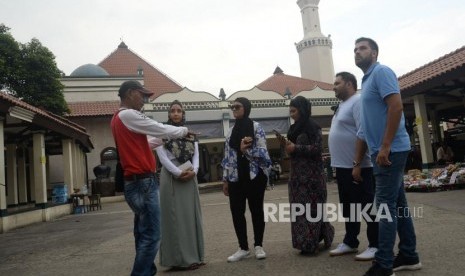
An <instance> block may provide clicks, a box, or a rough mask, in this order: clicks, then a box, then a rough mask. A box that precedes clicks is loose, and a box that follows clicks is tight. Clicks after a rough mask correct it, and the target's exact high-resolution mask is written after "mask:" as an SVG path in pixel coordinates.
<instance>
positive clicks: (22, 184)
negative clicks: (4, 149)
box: [18, 148, 27, 204]
mask: <svg viewBox="0 0 465 276" xmlns="http://www.w3.org/2000/svg"><path fill="white" fill-rule="evenodd" d="M19 152H20V154H19V155H18V199H19V204H22V203H27V181H26V179H27V177H26V156H25V152H26V149H25V148H21V149H20V151H19Z"/></svg>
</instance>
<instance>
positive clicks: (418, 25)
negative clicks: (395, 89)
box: [0, 0, 465, 96]
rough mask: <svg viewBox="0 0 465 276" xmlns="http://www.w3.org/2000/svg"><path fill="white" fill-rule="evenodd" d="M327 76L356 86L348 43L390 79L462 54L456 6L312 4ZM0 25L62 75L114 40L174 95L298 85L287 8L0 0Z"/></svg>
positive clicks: (460, 7) (463, 5) (280, 3)
mask: <svg viewBox="0 0 465 276" xmlns="http://www.w3.org/2000/svg"><path fill="white" fill-rule="evenodd" d="M318 7H319V15H320V26H321V31H322V33H323V34H324V35H329V34H330V35H331V39H332V41H333V49H332V53H333V62H334V69H335V72H340V71H349V72H352V73H354V74H355V75H356V76H357V79H358V80H359V82H360V80H361V77H362V76H363V74H362V72H361V70H360V69H359V68H358V67H356V66H355V64H354V60H353V48H354V40H355V39H356V38H358V37H361V36H365V37H371V38H373V39H375V40H376V41H377V42H378V45H379V48H380V49H379V50H380V51H379V57H378V60H379V61H380V62H381V63H383V64H386V65H388V66H390V67H391V68H392V69H393V70H394V71H395V72H396V74H397V75H398V76H401V75H403V74H406V73H408V72H410V71H412V70H414V69H415V68H418V67H420V66H423V65H425V64H426V63H429V62H431V61H433V60H435V59H437V58H439V57H441V56H443V55H445V54H448V53H450V52H452V51H454V50H456V49H458V48H460V47H462V46H464V45H465V35H464V34H465V24H464V22H465V20H464V19H465V1H463V0H447V1H437V0H434V1H433V0H321V1H320V3H319V6H318ZM0 23H3V24H5V25H6V26H7V27H9V28H10V33H11V34H12V35H13V37H14V38H15V39H16V40H17V41H18V42H21V43H27V42H29V41H30V40H31V39H32V38H37V39H39V40H40V41H41V43H42V45H44V46H45V47H47V48H48V49H49V50H50V51H52V52H53V53H54V55H55V57H56V63H57V66H58V68H59V69H60V70H62V71H63V72H64V73H65V74H66V75H69V74H71V72H72V71H73V70H74V69H76V68H77V67H79V66H81V65H83V64H87V63H92V64H98V63H99V62H101V61H102V60H103V59H104V58H105V57H107V56H108V55H109V54H110V53H112V52H113V51H114V50H116V48H117V46H118V45H119V44H120V42H121V41H124V43H126V45H128V47H129V49H131V50H132V51H133V52H135V53H136V54H138V55H139V56H140V57H142V58H144V59H145V60H146V61H148V62H149V63H150V64H152V65H153V66H155V67H156V68H157V69H158V70H160V71H161V72H163V73H164V74H166V75H168V76H169V77H170V78H171V79H173V80H174V81H176V82H177V83H178V84H180V85H181V86H183V87H187V88H189V89H191V90H193V91H206V92H209V93H211V94H213V95H215V96H218V94H219V91H220V89H221V88H223V89H224V90H225V92H226V94H227V95H230V94H232V93H234V92H237V91H241V90H249V89H251V88H253V87H254V86H255V85H258V84H259V83H261V82H262V81H264V80H265V79H267V78H268V77H270V76H272V74H273V72H274V69H275V68H276V66H279V67H280V68H281V69H282V70H283V71H284V73H285V74H287V75H292V76H297V77H300V65H299V57H298V53H297V51H296V48H295V45H294V44H295V43H298V42H299V41H300V40H302V39H303V34H304V33H303V26H302V18H301V15H300V8H299V6H298V5H297V4H296V0H230V1H226V0H182V1H181V0H168V1H161V0H133V1H127V0H79V1H75V0H74V1H73V0H0Z"/></svg>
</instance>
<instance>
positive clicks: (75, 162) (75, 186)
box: [70, 143, 79, 193]
mask: <svg viewBox="0 0 465 276" xmlns="http://www.w3.org/2000/svg"><path fill="white" fill-rule="evenodd" d="M78 164H79V159H78V154H77V145H76V143H73V171H74V172H73V187H71V188H72V190H71V191H70V193H73V192H74V189H79V176H78V174H79V169H78V166H79V165H78Z"/></svg>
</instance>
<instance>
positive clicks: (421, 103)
mask: <svg viewBox="0 0 465 276" xmlns="http://www.w3.org/2000/svg"><path fill="white" fill-rule="evenodd" d="M413 105H414V107H415V117H416V118H415V123H416V124H417V130H418V131H417V132H418V139H419V141H420V149H421V159H422V163H423V168H424V169H426V168H428V167H430V166H431V165H433V163H434V159H433V151H432V149H431V137H430V134H429V127H428V115H427V112H426V104H425V96H424V95H415V96H414V97H413Z"/></svg>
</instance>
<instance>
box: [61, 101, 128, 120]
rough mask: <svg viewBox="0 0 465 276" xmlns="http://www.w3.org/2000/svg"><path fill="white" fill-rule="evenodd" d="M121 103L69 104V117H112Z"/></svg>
mask: <svg viewBox="0 0 465 276" xmlns="http://www.w3.org/2000/svg"><path fill="white" fill-rule="evenodd" d="M119 104H120V102H119V101H102V102H74V103H68V108H69V109H70V110H71V113H70V115H69V116H68V117H84V116H85V117H92V116H111V115H113V113H115V111H116V110H118V108H119Z"/></svg>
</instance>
